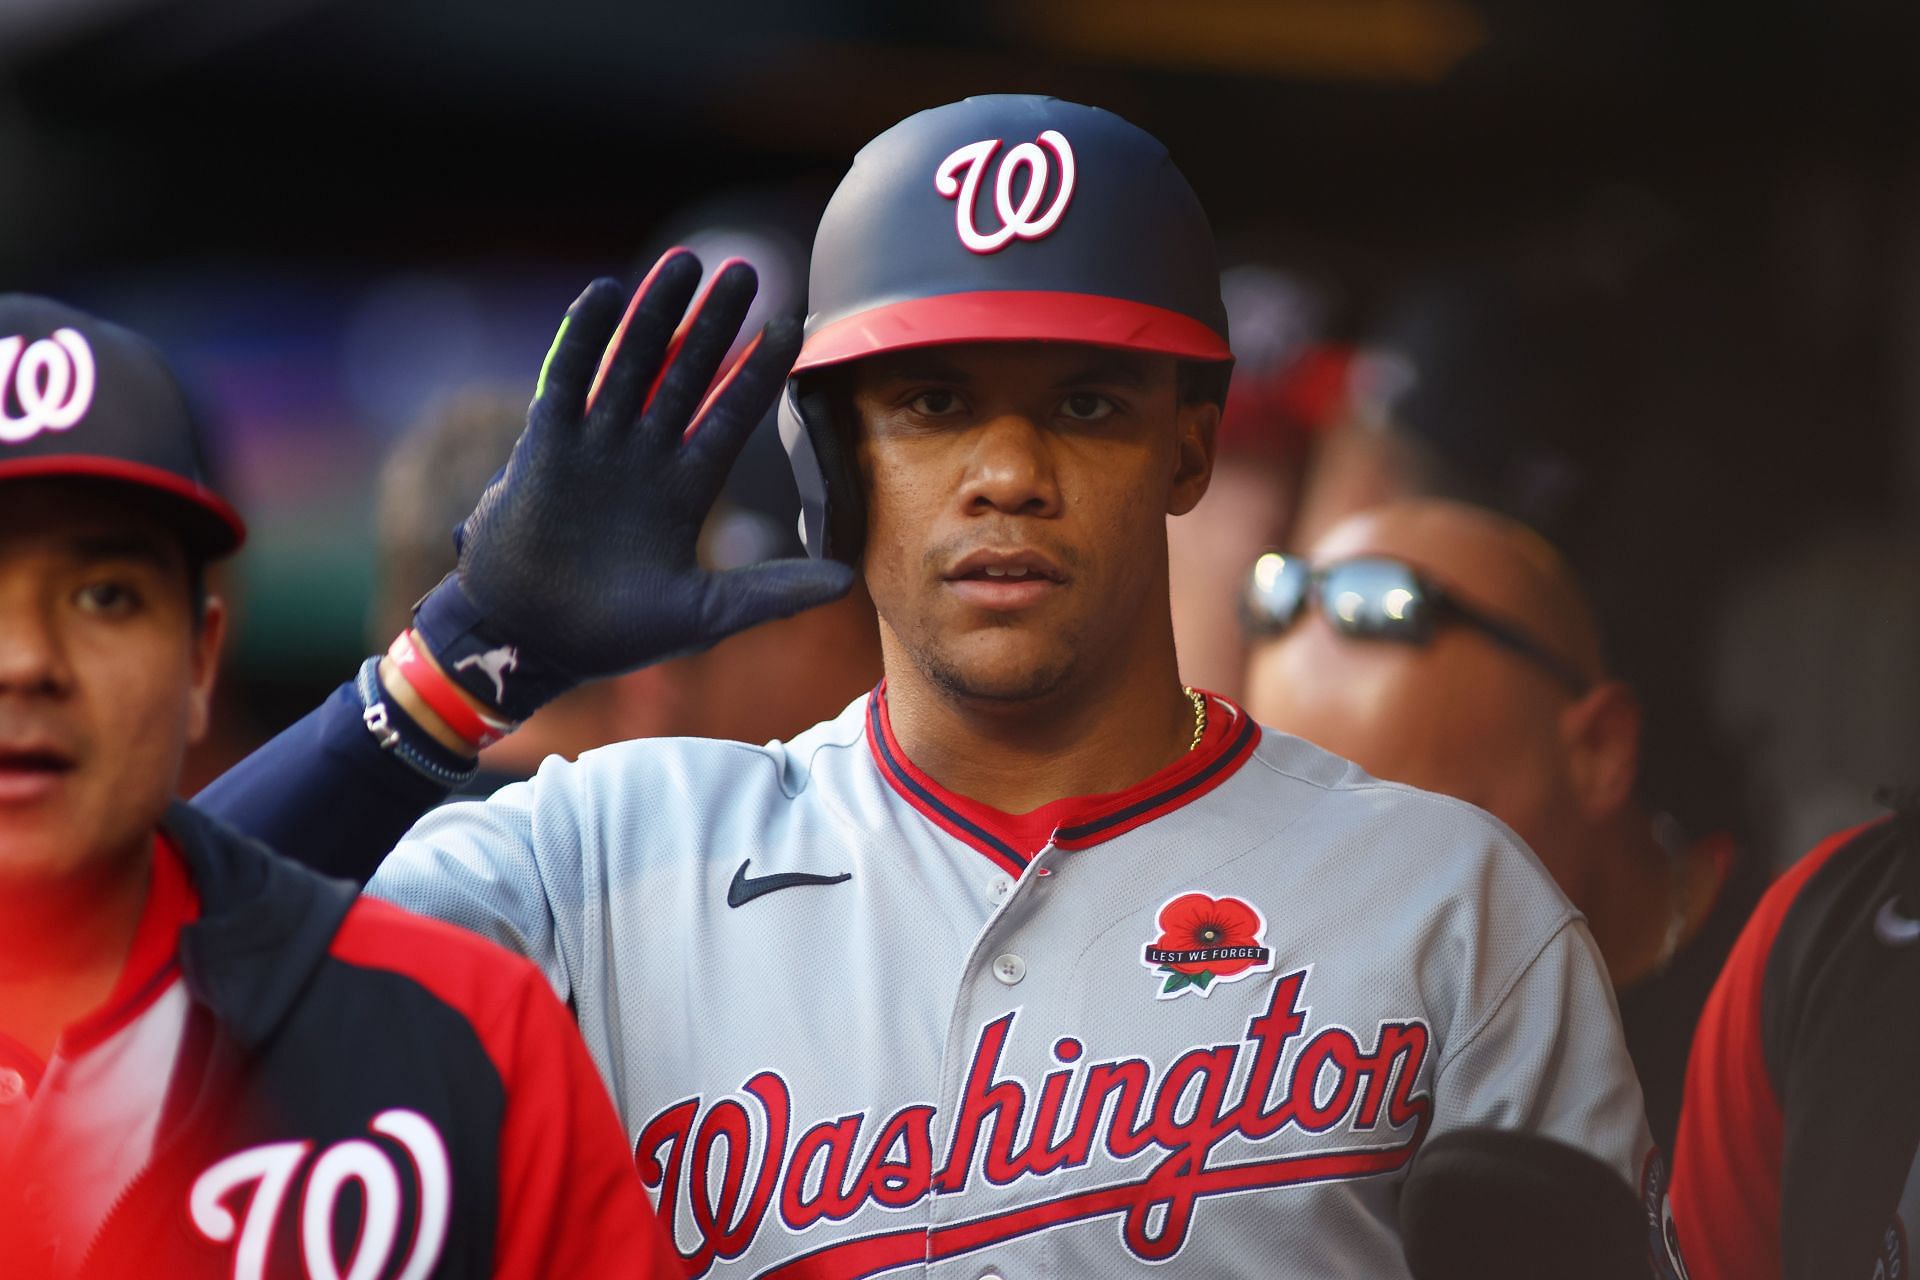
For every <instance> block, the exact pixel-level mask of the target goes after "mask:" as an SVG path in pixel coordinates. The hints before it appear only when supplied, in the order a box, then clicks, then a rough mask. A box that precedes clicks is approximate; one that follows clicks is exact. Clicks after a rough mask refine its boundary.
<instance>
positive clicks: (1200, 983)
mask: <svg viewBox="0 0 1920 1280" xmlns="http://www.w3.org/2000/svg"><path fill="white" fill-rule="evenodd" d="M1159 925H1160V936H1159V937H1158V938H1156V939H1154V940H1153V941H1152V942H1149V943H1147V944H1146V945H1145V946H1144V947H1142V948H1140V963H1141V964H1143V965H1145V966H1146V967H1147V968H1148V969H1150V970H1152V971H1153V972H1154V973H1155V974H1158V975H1160V977H1161V978H1162V979H1163V981H1162V982H1161V984H1160V990H1159V992H1158V993H1157V997H1156V998H1158V999H1161V1000H1171V999H1173V998H1174V997H1175V996H1177V995H1180V994H1181V993H1183V992H1187V991H1197V992H1199V993H1200V995H1201V996H1202V997H1203V998H1204V997H1205V996H1207V995H1209V994H1211V993H1212V991H1213V988H1214V987H1215V986H1216V985H1217V984H1219V983H1223V982H1237V981H1239V980H1240V979H1241V978H1244V977H1246V976H1247V975H1248V974H1250V973H1265V972H1266V971H1268V970H1269V969H1271V968H1273V952H1272V951H1271V950H1269V949H1268V948H1267V947H1265V946H1262V945H1261V942H1262V937H1263V935H1264V934H1265V933H1266V931H1267V921H1266V917H1265V916H1263V915H1261V914H1260V909H1259V908H1258V907H1256V906H1254V905H1253V904H1252V903H1250V902H1245V901H1242V900H1241V899H1239V898H1229V897H1221V898H1215V897H1211V896H1209V895H1207V894H1204V893H1198V892H1195V893H1183V894H1181V895H1180V896H1179V897H1177V898H1170V899H1168V901H1167V902H1166V903H1165V905H1163V906H1162V907H1161V908H1160V918H1159Z"/></svg>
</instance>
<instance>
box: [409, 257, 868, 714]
mask: <svg viewBox="0 0 1920 1280" xmlns="http://www.w3.org/2000/svg"><path fill="white" fill-rule="evenodd" d="M699 280H700V263H699V260H698V259H696V258H695V257H694V256H693V255H692V254H691V253H688V252H686V251H685V250H675V251H673V252H671V253H669V254H667V255H666V256H665V257H663V258H662V259H661V260H660V261H659V262H658V263H657V264H656V265H655V266H654V268H653V271H652V272H651V273H650V274H649V275H648V276H647V279H646V280H645V282H643V283H642V284H641V286H640V288H639V290H638V291H637V292H636V293H635V294H634V296H633V301H632V303H631V304H630V305H628V306H627V308H626V311H625V314H624V315H622V313H621V298H622V290H621V288H620V286H619V285H618V284H616V283H615V282H614V281H612V280H596V281H594V282H593V283H592V284H591V285H589V286H588V287H587V291H586V292H585V293H583V294H581V295H580V297H579V299H578V300H577V301H575V302H574V304H573V306H572V307H571V308H570V309H569V310H568V312H567V317H566V319H565V320H564V321H562V323H561V325H560V332H559V334H558V335H557V336H556V337H555V338H554V341H553V348H552V350H550V351H549V352H548V353H547V359H546V363H545V365H544V366H543V367H542V368H541V370H540V381H539V384H538V385H537V386H536V387H535V389H534V397H533V404H532V407H531V408H530V409H529V410H528V413H527V429H526V431H525V432H524V433H523V434H522V435H521V437H520V439H519V441H518V443H516V444H515V445H514V448H513V456H512V457H511V458H510V459H509V460H508V462H507V467H506V470H505V471H503V472H502V473H501V474H500V475H499V477H498V478H496V479H495V480H494V482H493V483H492V484H491V485H490V486H488V488H487V491H486V492H485V493H484V494H482V495H481V497H480V503H479V505H478V506H476V507H475V508H474V511H473V514H472V515H470V516H468V517H467V520H466V523H465V524H463V525H462V526H461V527H460V531H459V534H458V536H457V541H458V543H459V547H460V560H459V568H457V569H456V570H455V571H454V572H453V573H451V574H449V575H447V577H446V579H445V580H444V581H442V582H441V583H440V585H439V586H437V587H435V588H434V589H433V590H432V591H431V592H429V593H428V594H427V596H426V598H425V599H423V600H422V601H421V602H420V604H419V606H418V607H417V609H416V610H415V613H414V630H415V632H416V633H417V634H418V635H419V637H420V639H421V640H422V642H423V643H424V644H425V647H426V648H427V650H428V651H429V652H430V653H432V654H433V656H434V657H435V659H436V660H437V661H438V662H439V664H440V666H441V668H442V669H443V670H445V671H446V672H447V674H448V675H450V676H451V677H452V678H453V679H454V680H455V681H456V682H457V683H459V684H460V686H461V687H462V688H464V689H465V690H467V691H468V692H469V693H471V694H473V695H474V696H475V697H477V698H479V699H480V700H481V701H482V702H484V703H486V704H487V705H489V706H491V707H494V708H496V709H497V710H498V711H500V712H501V714H502V715H503V716H504V717H505V718H506V719H509V720H516V721H517V720H523V719H525V718H526V717H527V716H528V715H530V714H531V713H532V712H533V711H534V709H535V708H537V707H538V706H540V705H541V704H542V703H544V702H546V701H548V700H550V699H552V698H554V697H557V696H558V695H559V694H561V693H564V692H565V691H566V690H568V689H569V688H572V687H573V686H574V685H576V684H579V683H581V682H583V681H586V680H590V679H593V678H595V677H599V676H607V675H614V674H616V673H618V672H622V671H630V670H632V669H634V668H635V667H641V666H645V665H647V664H648V663H651V662H658V661H660V660H661V659H663V658H668V657H672V656H674V655H676V654H681V653H689V652H692V651H695V650H698V649H703V648H706V647H707V646H709V645H712V644H714V643H715V642H717V641H719V640H722V639H724V638H725V637H727V636H729V635H732V634H733V633H734V632H736V631H740V630H743V629H745V628H747V627H751V626H753V625H755V624H756V623H760V622H766V621H769V620H771V619H774V618H784V617H788V616H790V615H792V614H796V613H799V612H801V611H802V610H804V609H810V608H812V607H814V606H815V605H819V604H825V603H826V602H828V601H829V600H834V599H837V598H839V597H840V596H843V595H845V594H846V593H847V591H848V590H849V589H850V588H851V587H852V585H853V571H852V570H851V569H850V568H849V567H848V566H846V565H843V564H838V563H835V562H833V561H828V560H777V561H772V562H770V563H767V564H759V565H751V566H748V567H746V568H741V569H731V570H727V571H725V572H720V573H715V572H711V571H708V570H705V569H702V568H701V567H700V565H699V562H698V560H697V558H696V556H695V545H696V543H697V541H698V539H699V535H700V526H701V524H702V522H703V521H704V520H705V519H706V515H707V512H708V510H709V509H711V507H712V506H713V503H714V499H715V498H716V497H717V496H718V495H719V492H720V487H721V484H722V482H724V481H725V479H726V476H727V472H728V470H729V468H731V467H732V465H733V461H734V459H735V457H737V456H738V454H739V452H740V449H741V447H742V446H743V445H744V444H745V443H746V440H747V437H748V435H749V434H751V433H752V431H753V429H754V427H755V425H756V424H758V423H759V422H760V421H761V419H762V418H764V417H765V416H766V413H767V411H768V409H769V408H771V407H772V405H773V403H774V401H775V399H776V397H777V396H778V395H779V394H780V391H781V387H782V385H783V383H784V382H785V380H786V377H787V374H788V372H789V371H790V370H791V369H792V367H793V361H794V358H795V356H797V355H798V354H799V350H800V336H801V335H800V325H799V323H798V322H797V321H794V320H790V319H779V320H775V321H773V322H771V323H769V324H768V325H767V326H766V328H765V329H763V330H762V331H761V332H760V334H759V336H758V337H756V338H755V339H754V340H753V343H752V344H751V345H750V346H749V347H748V349H747V350H746V352H745V354H744V355H742V357H741V358H740V359H739V360H738V361H737V362H736V363H735V364H734V365H733V367H732V368H731V369H730V370H729V371H728V373H727V375H726V377H725V378H723V379H722V380H721V382H720V383H719V385H718V386H716V387H714V388H713V390H712V391H711V392H710V393H709V392H708V388H709V386H712V385H713V380H714V375H715V373H716V372H717V371H718V370H719V367H720V363H721V361H722V360H724V359H725V358H726V354H727V351H728V349H729V348H730V347H731V346H732V344H733V340H734V338H735V337H736V335H738V333H739V331H740V325H741V322H742V321H743V320H744V319H745V317H746V313H747V306H748V304H749V303H750V302H751V301H752V300H753V294H754V289H755V286H756V283H757V280H756V277H755V275H754V272H753V268H751V267H749V266H748V265H747V264H746V263H744V262H741V261H738V260H732V261H729V262H726V263H724V264H722V265H721V267H720V269H719V270H718V271H717V272H716V273H715V274H714V277H713V281H712V283H711V284H710V285H708V287H707V289H706V291H705V292H704V293H703V294H702V295H701V296H700V298H699V299H698V300H697V301H693V303H692V307H691V310H689V306H688V303H689V301H690V300H691V299H692V298H693V293H694V290H695V288H696V287H697V286H698V284H699ZM683 316H684V319H683Z"/></svg>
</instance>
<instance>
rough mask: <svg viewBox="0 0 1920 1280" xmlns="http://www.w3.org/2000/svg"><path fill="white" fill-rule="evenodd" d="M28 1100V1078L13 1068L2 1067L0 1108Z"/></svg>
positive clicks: (0, 1074) (0, 1071)
mask: <svg viewBox="0 0 1920 1280" xmlns="http://www.w3.org/2000/svg"><path fill="white" fill-rule="evenodd" d="M26 1100H27V1078H26V1077H25V1076H23V1075H21V1074H20V1073H19V1072H18V1071H15V1070H14V1069H13V1068H12V1067H0V1107H4V1106H6V1105H7V1104H8V1103H12V1102H25V1101H26Z"/></svg>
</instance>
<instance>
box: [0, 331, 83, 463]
mask: <svg viewBox="0 0 1920 1280" xmlns="http://www.w3.org/2000/svg"><path fill="white" fill-rule="evenodd" d="M93 372H94V369H93V348H92V347H89V346H88V345H87V340H86V337H85V336H84V335H82V334H81V333H80V331H79V330H78V329H56V330H54V332H53V336H52V337H50V338H42V339H40V340H39V341H38V342H34V343H29V342H28V341H27V340H26V339H25V338H24V337H21V336H20V335H19V334H15V335H14V336H13V337H10V338H0V444H22V443H25V442H26V441H28V440H31V439H33V438H34V437H35V436H37V435H39V434H40V433H41V432H42V431H65V430H66V429H67V428H68V427H71V426H72V425H73V424H74V423H76V422H78V421H80V419H81V418H83V417H85V416H86V413H87V408H88V406H90V405H91V404H92V403H93V382H94V377H93ZM14 405H17V406H19V410H20V411H19V412H18V413H15V412H13V408H12V406H14Z"/></svg>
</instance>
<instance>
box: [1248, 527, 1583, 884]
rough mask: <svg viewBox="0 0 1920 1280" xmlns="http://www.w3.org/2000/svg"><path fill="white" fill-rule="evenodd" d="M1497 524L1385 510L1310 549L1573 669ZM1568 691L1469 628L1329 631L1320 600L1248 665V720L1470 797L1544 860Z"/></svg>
mask: <svg viewBox="0 0 1920 1280" xmlns="http://www.w3.org/2000/svg"><path fill="white" fill-rule="evenodd" d="M1507 537H1508V534H1507V533H1506V531H1505V530H1504V529H1501V528H1498V527H1496V526H1494V525H1492V524H1491V523H1486V522H1481V521H1479V520H1478V519H1477V518H1473V517H1469V516H1467V515H1466V514H1464V513H1463V512H1462V511H1461V510H1460V509H1458V508H1453V507H1451V506H1448V505H1444V504H1415V505H1408V506H1401V507H1388V508H1382V509H1380V510H1379V511H1376V512H1369V513H1364V514H1361V515H1359V516H1355V517H1351V518H1349V519H1347V520H1345V521H1343V522H1342V523H1340V524H1339V525H1336V526H1335V527H1334V528H1333V529H1331V530H1330V531H1329V532H1328V534H1327V536H1326V537H1324V538H1323V539H1321V541H1320V543H1319V544H1318V545H1317V546H1315V547H1314V549H1313V551H1312V553H1311V556H1310V559H1311V561H1312V562H1313V563H1314V564H1315V565H1316V566H1318V565H1323V564H1328V563H1332V562H1334V561H1338V560H1344V559H1350V558H1353V557H1356V556H1386V557H1391V558H1396V559H1400V560H1404V561H1407V562H1409V563H1411V564H1413V565H1416V566H1419V567H1420V568H1422V569H1423V570H1425V571H1426V573H1427V576H1428V577H1429V578H1431V579H1433V580H1434V581H1436V582H1437V583H1438V584H1439V585H1440V586H1442V587H1444V588H1446V589H1447V590H1449V591H1451V592H1453V593H1454V594H1455V595H1457V596H1458V598H1460V599H1461V600H1463V601H1465V602H1467V603H1468V604H1471V605H1477V606H1478V607H1480V608H1481V609H1482V610H1484V611H1486V612H1488V613H1491V614H1493V615H1495V616H1497V617H1499V618H1501V619H1503V620H1505V621H1507V622H1508V623H1510V624H1511V625H1514V626H1516V627H1518V628H1519V629H1521V630H1522V631H1524V632H1527V633H1528V634H1530V635H1532V636H1534V637H1535V638H1536V639H1537V640H1539V641H1540V642H1541V643H1543V644H1546V645H1548V646H1550V647H1551V648H1552V650H1553V651H1554V652H1556V653H1559V654H1561V655H1563V656H1564V657H1565V658H1566V659H1567V660H1569V661H1572V662H1574V663H1575V664H1576V665H1579V666H1582V667H1587V666H1590V665H1592V664H1593V663H1597V657H1591V658H1589V657H1587V656H1586V655H1583V654H1582V652H1581V650H1580V647H1579V646H1578V644H1577V643H1575V642H1574V641H1573V640H1571V639H1569V638H1568V637H1567V636H1565V635H1561V634H1557V632H1562V631H1566V630H1567V628H1566V627H1565V626H1560V625H1557V624H1558V623H1565V622H1566V619H1563V618H1556V617H1555V616H1553V615H1554V614H1555V613H1556V612H1564V611H1555V610H1552V609H1550V608H1547V609H1543V608H1542V602H1543V601H1544V600H1546V599H1548V598H1550V592H1544V591H1543V590H1542V589H1540V587H1539V585H1538V584H1537V583H1536V582H1534V581H1533V579H1534V578H1536V577H1537V576H1538V575H1537V574H1536V573H1535V571H1534V566H1532V565H1530V564H1529V563H1528V556H1527V550H1528V549H1527V548H1526V547H1524V546H1515V545H1512V544H1510V543H1509V542H1508V541H1507V540H1506V539H1507ZM1571 701H1572V699H1571V698H1570V696H1569V694H1568V692H1567V690H1566V688H1565V687H1564V686H1563V685H1561V684H1560V683H1559V682H1557V681H1556V680H1555V679H1554V677H1553V676H1551V675H1549V674H1548V673H1547V672H1545V671H1544V670H1542V669H1541V668H1540V667H1539V666H1537V665H1536V664H1534V663H1532V662H1530V661H1528V660H1527V659H1526V658H1524V657H1522V656H1520V655H1518V654H1515V653H1513V652H1511V651H1510V650H1507V649H1504V648H1502V647H1501V646H1500V645H1498V644H1497V643H1495V642H1494V641H1493V640H1491V639H1489V638H1488V637H1487V636H1485V635H1483V634H1481V633H1480V632H1479V631H1477V630H1475V629H1472V628H1470V627H1466V626H1462V625H1442V626H1440V627H1438V628H1437V629H1436V630H1435V631H1434V633H1433V636H1432V638H1431V639H1430V640H1429V641H1428V642H1427V643H1425V644H1420V645H1413V644H1404V643H1399V642H1396V641H1392V640H1379V639H1359V638H1353V637H1349V636H1347V635H1345V634H1342V633H1341V632H1339V631H1337V630H1336V629H1335V628H1334V627H1333V626H1331V625H1330V624H1329V623H1328V622H1327V618H1326V615H1325V612H1324V610H1322V609H1321V607H1320V606H1319V604H1318V603H1317V602H1315V603H1313V604H1311V605H1309V606H1308V608H1307V611H1306V613H1305V615H1304V616H1303V617H1301V618H1300V619H1299V620H1298V621H1296V622H1295V623H1294V624H1293V626H1292V627H1291V628H1290V629H1288V630H1287V631H1286V632H1284V633H1282V634H1281V635H1280V636H1279V637H1278V638H1277V639H1274V640H1271V641H1268V642H1267V643H1265V644H1264V645H1261V646H1260V647H1259V648H1258V649H1257V650H1256V652H1255V654H1254V658H1253V661H1252V663H1251V667H1250V671H1249V682H1248V697H1247V709H1248V711H1249V712H1250V713H1251V714H1252V715H1253V716H1254V718H1255V719H1257V720H1259V721H1260V722H1261V723H1263V724H1266V725H1269V726H1271V727H1273V728H1275V729H1278V730H1280V731H1281V732H1283V733H1291V734H1294V735H1296V736H1298V737H1302V738H1305V739H1307V740H1308V741H1310V742H1313V743H1315V744H1316V745H1318V746H1321V747H1324V748H1326V749H1327V750H1329V751H1331V752H1333V753H1334V754H1336V755H1341V756H1345V757H1346V758H1347V759H1349V760H1352V761H1354V762H1355V763H1356V764H1358V765H1360V767H1361V768H1363V769H1365V770H1366V771H1367V772H1369V773H1371V774H1373V775H1374V776H1375V777H1380V778H1387V779H1391V780H1392V781H1395V782H1405V783H1410V784H1412V785H1413V786H1416V787H1421V788H1423V789H1426V790H1429V791H1438V792H1442V793H1444V794H1447V795H1452V796H1456V797H1458V798H1460V799H1463V800H1467V801H1469V802H1471V803H1473V804H1476V805H1479V806H1480V807H1481V808H1484V809H1486V810H1488V811H1489V812H1491V813H1493V814H1495V815H1496V816H1498V817H1499V818H1501V819H1502V820H1504V821H1505V822H1506V823H1507V824H1508V825H1510V826H1512V827H1513V828H1514V829H1515V830H1516V831H1518V832H1519V833H1520V835H1521V837H1522V838H1523V839H1525V840H1526V841H1527V842H1528V843H1529V844H1531V845H1532V846H1533V847H1534V849H1535V850H1536V851H1537V852H1539V853H1540V854H1541V856H1542V858H1543V859H1545V860H1548V861H1549V865H1550V868H1551V869H1553V870H1555V872H1556V874H1559V873H1560V872H1561V870H1562V869H1561V868H1553V867H1552V865H1551V860H1552V859H1553V858H1554V856H1555V855H1556V851H1558V850H1560V849H1561V848H1562V847H1564V846H1565V844H1566V841H1565V839H1564V838H1561V832H1562V831H1563V830H1564V824H1565V823H1567V822H1568V821H1572V820H1573V818H1572V817H1571V813H1572V807H1571V804H1570V797H1569V783H1568V778H1567V762H1566V751H1565V745H1564V742H1563V740H1562V737H1561V714H1562V712H1563V711H1565V710H1566V709H1567V707H1568V706H1569V705H1570V703H1571Z"/></svg>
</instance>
